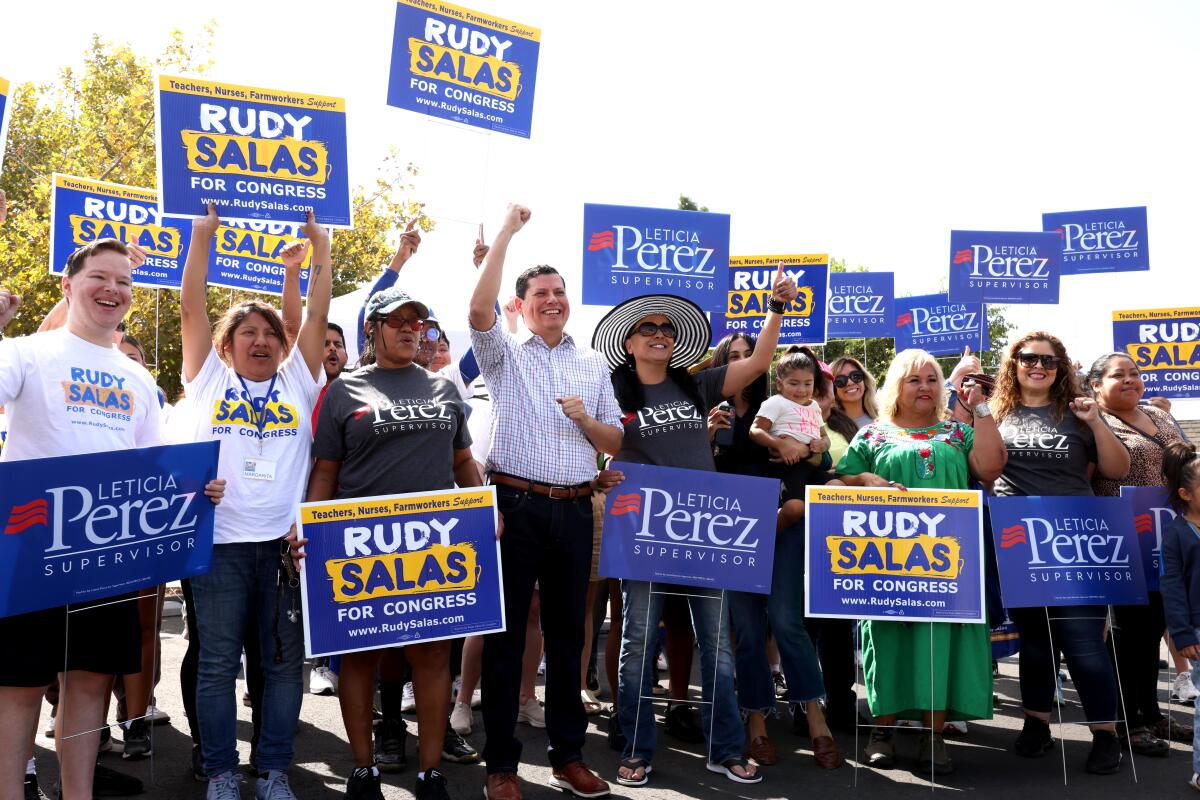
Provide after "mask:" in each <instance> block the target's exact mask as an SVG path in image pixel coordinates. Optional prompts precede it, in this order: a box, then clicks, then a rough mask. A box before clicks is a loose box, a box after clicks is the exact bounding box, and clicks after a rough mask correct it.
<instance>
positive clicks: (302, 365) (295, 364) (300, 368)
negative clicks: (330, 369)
mask: <svg viewBox="0 0 1200 800" xmlns="http://www.w3.org/2000/svg"><path fill="white" fill-rule="evenodd" d="M279 371H280V373H282V374H283V375H285V376H286V378H287V380H288V381H289V382H290V383H294V384H295V385H296V386H298V387H300V389H301V390H302V391H303V392H304V397H305V402H307V403H308V413H309V414H312V409H313V407H314V406H316V404H317V397H318V396H319V395H320V394H321V387H322V386H324V385H325V370H324V368H322V369H318V370H317V376H316V377H315V378H314V377H313V374H312V370H310V369H309V368H308V362H307V361H305V360H304V356H303V355H302V354H301V353H300V348H298V347H293V348H292V352H291V353H290V354H288V357H287V359H286V360H285V361H284V362H283V365H282V366H281V368H280V370H279Z"/></svg>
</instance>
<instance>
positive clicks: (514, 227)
mask: <svg viewBox="0 0 1200 800" xmlns="http://www.w3.org/2000/svg"><path fill="white" fill-rule="evenodd" d="M530 215H531V212H530V211H529V209H528V208H526V207H525V206H522V205H518V204H516V203H509V204H508V210H507V211H505V212H504V227H505V229H507V230H508V232H509V233H516V232H517V231H519V230H521V228H524V227H525V223H526V222H529V217H530Z"/></svg>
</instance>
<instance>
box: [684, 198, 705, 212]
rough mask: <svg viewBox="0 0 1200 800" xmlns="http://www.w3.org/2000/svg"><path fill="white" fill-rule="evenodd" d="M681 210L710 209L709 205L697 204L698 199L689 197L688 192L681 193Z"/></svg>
mask: <svg viewBox="0 0 1200 800" xmlns="http://www.w3.org/2000/svg"><path fill="white" fill-rule="evenodd" d="M679 210H680V211H708V206H700V205H696V201H695V200H693V199H692V198H690V197H688V196H687V195H686V194H681V195H679Z"/></svg>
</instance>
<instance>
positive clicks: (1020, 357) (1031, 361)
mask: <svg viewBox="0 0 1200 800" xmlns="http://www.w3.org/2000/svg"><path fill="white" fill-rule="evenodd" d="M1039 362H1040V363H1041V365H1042V369H1058V365H1059V363H1061V359H1060V358H1059V357H1058V356H1046V355H1042V354H1040V353H1017V363H1018V364H1020V365H1021V366H1022V367H1025V368H1026V369H1033V368H1034V367H1035V366H1037V364H1038V363H1039Z"/></svg>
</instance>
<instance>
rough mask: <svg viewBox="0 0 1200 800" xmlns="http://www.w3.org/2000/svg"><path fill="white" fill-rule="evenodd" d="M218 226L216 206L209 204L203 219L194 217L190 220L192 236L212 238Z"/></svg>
mask: <svg viewBox="0 0 1200 800" xmlns="http://www.w3.org/2000/svg"><path fill="white" fill-rule="evenodd" d="M220 226H221V218H220V217H218V216H217V204H216V203H209V204H208V211H207V213H206V214H205V215H204V216H203V217H196V218H195V219H193V220H192V234H193V235H199V236H212V235H213V234H215V233H216V232H217V228H219V227H220Z"/></svg>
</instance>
